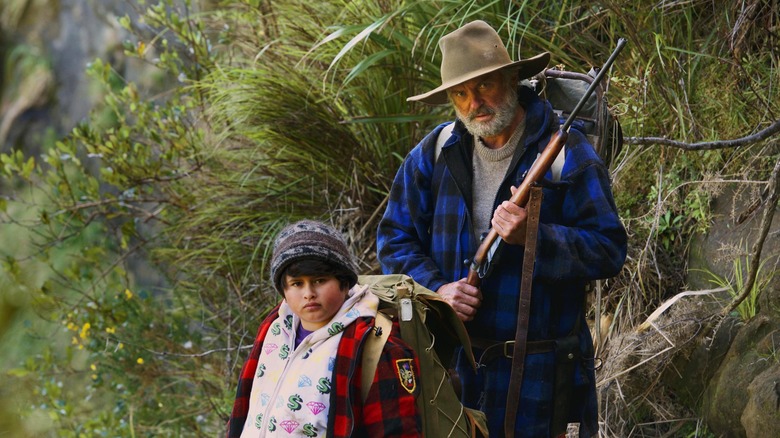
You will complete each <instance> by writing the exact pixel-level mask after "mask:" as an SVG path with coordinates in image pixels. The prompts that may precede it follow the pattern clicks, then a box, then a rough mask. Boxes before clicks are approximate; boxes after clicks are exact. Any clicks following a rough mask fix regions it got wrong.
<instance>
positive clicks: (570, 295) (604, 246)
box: [377, 87, 626, 437]
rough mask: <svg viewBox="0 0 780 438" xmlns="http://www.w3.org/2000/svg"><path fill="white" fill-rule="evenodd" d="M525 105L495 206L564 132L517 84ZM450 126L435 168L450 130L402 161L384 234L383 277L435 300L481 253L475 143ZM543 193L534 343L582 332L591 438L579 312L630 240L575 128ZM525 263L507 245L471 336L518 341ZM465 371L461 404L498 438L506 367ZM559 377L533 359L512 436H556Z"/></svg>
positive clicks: (592, 413)
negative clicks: (552, 425)
mask: <svg viewBox="0 0 780 438" xmlns="http://www.w3.org/2000/svg"><path fill="white" fill-rule="evenodd" d="M518 99H519V101H520V103H521V105H522V106H523V107H524V108H525V111H526V121H525V122H526V123H525V126H526V132H525V133H524V136H523V139H522V140H521V144H522V145H524V147H519V148H518V151H517V152H516V154H515V157H514V158H513V161H512V164H511V165H510V168H509V171H508V172H507V175H506V177H505V179H504V181H503V182H502V184H501V186H500V188H499V191H498V193H497V195H496V198H495V202H494V206H497V205H498V204H499V203H500V202H501V201H503V200H506V199H509V197H510V195H511V192H510V186H512V185H514V186H519V185H520V183H521V182H522V180H523V177H524V176H525V173H526V171H527V170H528V169H529V167H530V166H531V164H532V163H533V161H534V160H535V159H536V156H537V154H538V153H539V152H541V151H542V150H543V149H544V148H545V146H546V145H547V143H548V142H549V140H550V137H551V135H552V134H553V133H555V132H556V130H557V129H558V127H559V124H560V121H559V119H558V117H557V116H556V115H555V113H554V112H553V111H552V108H551V106H550V105H549V103H548V102H546V101H543V100H541V99H540V98H538V97H537V96H536V94H535V93H534V92H533V91H532V90H530V89H528V88H525V87H520V89H519V90H518ZM455 123H456V125H455V127H454V129H453V133H452V135H451V136H450V138H449V140H448V141H447V142H446V143H445V144H444V146H443V148H442V151H441V154H440V156H439V158H438V160H437V161H436V162H434V156H435V146H436V139H437V137H438V135H439V132H440V131H441V129H442V128H443V127H444V126H446V125H447V123H445V124H442V125H440V126H438V127H437V128H436V129H434V130H433V131H432V132H431V133H429V134H428V135H427V136H426V137H425V138H424V139H423V140H422V141H421V142H420V143H419V144H418V145H417V146H416V147H415V148H414V149H412V151H411V152H410V153H409V154H408V155H407V157H406V158H405V160H404V162H403V164H402V165H401V167H400V169H399V170H398V173H397V174H396V177H395V180H394V181H393V186H392V189H391V192H390V199H389V203H388V206H387V209H386V211H385V214H384V216H383V218H382V220H381V222H380V224H379V228H378V238H377V251H378V257H379V261H380V263H381V266H382V270H383V272H384V273H386V274H390V273H404V274H407V275H409V276H411V277H412V278H414V279H415V280H416V281H417V282H419V283H420V284H422V285H424V286H425V287H427V288H429V289H431V290H434V291H435V290H438V288H439V287H441V286H442V285H444V284H445V283H449V282H453V281H457V280H459V279H461V278H464V277H466V276H467V275H468V270H469V262H470V260H471V257H472V256H473V255H474V252H475V251H476V249H477V247H478V246H479V240H478V237H477V236H474V235H473V233H472V232H471V228H472V227H471V221H472V218H471V216H472V212H471V206H472V200H471V196H472V190H471V187H472V184H473V181H472V179H473V178H472V171H471V169H472V149H473V137H472V136H471V134H469V133H468V132H467V131H466V129H465V127H464V126H463V125H462V123H461V122H460V121H457V122H455ZM547 179H551V175H550V173H548V175H547ZM542 186H543V194H544V199H543V202H542V212H541V217H540V225H539V235H538V243H537V253H536V265H535V270H534V278H533V291H532V296H531V311H530V322H529V327H528V329H529V335H528V340H529V341H534V340H551V339H556V338H561V337H565V336H567V335H569V334H572V333H578V334H579V340H580V349H581V353H582V356H583V358H584V359H583V361H582V362H581V363H580V364H578V367H577V369H576V376H575V381H576V382H577V388H576V391H575V394H577V398H578V400H581V401H582V403H581V405H582V406H581V407H579V408H578V410H579V412H577V413H576V415H575V416H574V417H573V418H571V420H570V421H571V422H580V423H581V425H580V432H581V433H580V435H581V436H585V437H586V436H590V435H595V434H596V432H597V430H598V424H597V415H598V413H597V405H596V394H595V376H594V370H593V348H592V340H591V336H590V332H589V331H588V328H587V326H586V324H584V323H578V322H577V321H578V320H580V318H581V315H583V314H584V309H583V304H584V298H585V290H586V285H587V283H588V282H589V281H591V280H595V279H600V278H607V277H611V276H614V275H616V274H617V273H618V272H619V271H620V269H621V267H622V266H623V262H624V261H625V257H626V232H625V229H624V228H623V225H622V224H621V222H620V218H619V217H618V214H617V209H616V207H615V203H614V200H613V198H612V192H611V187H610V180H609V173H608V170H607V168H606V167H605V166H604V163H603V162H602V160H601V159H600V158H599V156H598V155H597V154H596V152H595V151H594V150H593V147H592V146H591V145H590V144H589V143H588V141H587V139H586V137H585V136H584V135H583V134H582V133H581V132H579V131H577V130H576V129H571V130H570V132H569V138H568V141H567V144H566V161H565V164H564V166H563V171H562V175H561V179H560V181H559V182H557V183H553V182H551V181H544V182H542ZM487 231H488V230H485V232H487ZM522 263H523V247H522V246H514V245H506V244H505V245H503V248H502V252H501V255H500V257H499V258H498V260H496V261H495V262H494V263H493V267H492V271H491V274H490V275H489V276H488V277H486V278H484V279H483V280H482V282H481V286H480V288H481V290H482V293H483V296H484V300H483V302H482V306H481V307H480V308H479V311H478V312H477V315H476V317H475V318H474V320H473V321H470V322H469V323H467V324H466V327H467V329H468V331H469V333H470V335H471V336H473V337H479V338H485V339H492V340H498V341H505V340H511V339H514V336H515V329H516V324H517V308H518V299H519V291H520V280H521V266H522ZM476 353H477V357H479V356H478V354H479V352H478V351H477V352H476ZM458 368H459V369H458V371H459V373H460V376H461V379H462V380H463V382H462V383H463V388H464V390H463V392H464V393H463V402H464V404H466V405H467V406H469V407H472V408H478V409H481V410H483V411H484V412H485V413H486V414H487V417H488V422H489V427H490V432H491V436H502V435H503V422H504V415H505V406H504V405H505V402H506V392H507V388H508V385H509V374H510V370H511V361H510V360H509V359H503V358H502V359H499V360H497V361H494V362H493V363H491V364H488V366H487V367H483V368H480V371H479V373H478V374H475V373H474V372H473V371H471V369H470V367H468V366H467V365H464V366H462V367H461V366H459V367H458ZM554 369H555V357H554V353H539V354H533V355H528V356H527V358H526V363H525V371H524V378H523V383H522V394H521V401H520V408H519V410H518V418H517V423H516V424H517V433H516V435H515V436H518V437H520V436H529V437H540V436H549V421H550V416H551V411H552V403H553V400H552V399H553V391H552V390H553V376H554Z"/></svg>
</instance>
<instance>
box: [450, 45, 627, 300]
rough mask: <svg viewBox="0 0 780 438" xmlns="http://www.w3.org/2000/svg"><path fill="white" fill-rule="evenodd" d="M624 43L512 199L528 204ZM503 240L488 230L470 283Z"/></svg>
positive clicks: (482, 273)
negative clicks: (538, 183)
mask: <svg viewBox="0 0 780 438" xmlns="http://www.w3.org/2000/svg"><path fill="white" fill-rule="evenodd" d="M625 45H626V40H625V39H624V38H620V39H619V40H618V42H617V47H616V48H615V50H614V51H613V52H612V54H611V55H610V56H609V58H608V59H607V62H605V63H604V66H603V67H601V70H599V72H598V74H597V75H596V77H595V78H594V79H593V82H592V83H591V84H590V86H588V89H587V90H586V91H585V94H583V96H582V99H580V101H579V102H578V103H577V106H576V107H574V109H573V110H572V112H571V114H570V115H569V117H568V118H567V119H566V122H565V123H564V124H563V125H561V127H560V128H559V129H558V132H556V133H555V134H554V135H553V136H552V138H550V142H549V143H548V144H547V146H546V147H545V148H544V151H542V153H541V155H540V156H539V158H537V159H536V161H535V162H534V163H533V165H531V168H530V169H528V173H527V175H526V176H525V179H524V180H523V182H522V183H521V184H520V187H518V189H517V190H516V191H515V192H514V194H513V195H512V197H511V198H509V201H510V202H512V203H514V204H515V205H517V206H520V207H525V205H526V204H527V203H528V197H529V194H530V192H531V187H532V186H533V185H534V184H535V183H536V182H537V181H539V180H541V179H542V178H544V175H545V174H546V173H547V171H548V170H549V169H550V166H552V164H553V162H554V161H555V158H556V157H557V156H558V154H559V153H560V151H561V149H562V148H563V145H565V144H566V140H568V138H569V128H570V127H571V124H572V123H573V122H574V120H575V118H576V117H577V114H579V112H580V110H581V109H582V107H583V105H585V102H587V100H588V98H590V96H591V94H593V92H594V91H595V90H596V87H598V85H599V83H600V82H601V79H602V78H603V77H604V75H605V74H606V73H607V71H609V69H610V67H611V66H612V63H613V62H615V58H617V56H618V54H619V53H620V51H621V50H622V49H623V46H625ZM502 242H503V240H501V239H499V238H498V232H497V231H496V230H495V229H494V228H491V229H490V232H489V233H488V234H487V236H486V237H485V239H484V240H483V241H482V244H481V245H480V246H479V248H478V249H477V252H476V254H474V259H473V260H472V261H471V265H470V268H469V275H468V277H467V278H466V282H467V283H468V284H470V285H472V286H477V287H478V286H479V283H480V279H482V278H484V277H485V276H486V275H487V274H488V272H489V271H490V263H491V261H492V260H493V258H494V257H495V256H496V254H497V253H498V250H499V248H500V247H501V244H502Z"/></svg>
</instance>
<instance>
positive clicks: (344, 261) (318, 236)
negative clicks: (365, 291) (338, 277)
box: [271, 220, 357, 293]
mask: <svg viewBox="0 0 780 438" xmlns="http://www.w3.org/2000/svg"><path fill="white" fill-rule="evenodd" d="M301 259H319V260H322V261H326V262H330V263H333V264H336V265H338V266H340V267H342V268H344V269H345V270H346V271H347V272H349V274H351V275H350V278H349V280H350V284H349V287H350V288H351V287H352V286H354V285H355V284H356V283H357V266H355V263H354V262H353V261H352V256H351V255H350V253H349V248H347V242H345V241H344V236H342V235H341V233H339V232H338V231H336V230H335V229H334V228H333V227H331V226H329V225H326V224H324V223H322V222H317V221H312V220H302V221H300V222H296V223H294V224H291V225H288V226H286V227H285V228H284V229H283V230H282V231H280V232H279V235H278V236H276V240H275V241H274V249H273V255H272V256H271V280H273V283H274V287H276V290H277V291H279V293H283V291H284V289H283V288H282V273H283V272H284V270H285V268H286V267H287V266H289V265H290V263H293V262H295V261H298V260H301Z"/></svg>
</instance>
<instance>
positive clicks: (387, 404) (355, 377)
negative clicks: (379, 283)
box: [226, 306, 422, 438]
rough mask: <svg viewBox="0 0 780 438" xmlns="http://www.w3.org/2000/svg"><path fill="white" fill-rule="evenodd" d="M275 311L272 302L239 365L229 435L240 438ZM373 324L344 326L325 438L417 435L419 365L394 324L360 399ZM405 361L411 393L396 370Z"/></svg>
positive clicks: (361, 321) (370, 321) (359, 322)
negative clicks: (364, 357)
mask: <svg viewBox="0 0 780 438" xmlns="http://www.w3.org/2000/svg"><path fill="white" fill-rule="evenodd" d="M278 310H279V307H278V306H277V308H276V309H274V310H272V311H271V313H270V314H269V315H268V316H267V317H266V318H265V320H264V321H263V323H262V324H260V329H259V330H258V332H257V337H256V338H255V343H254V346H253V347H252V351H251V353H249V358H248V359H247V361H246V362H245V363H244V367H243V368H242V369H241V376H240V378H239V380H238V389H237V390H236V400H235V402H234V403H233V413H232V414H231V415H230V421H228V424H227V435H226V436H227V437H228V438H233V437H235V438H238V437H240V436H241V432H242V431H243V429H244V423H245V422H246V417H247V413H248V411H249V396H250V393H251V391H252V383H253V380H254V376H255V371H256V370H257V362H258V358H259V357H260V351H261V348H262V346H263V341H264V340H265V336H266V333H267V332H268V328H269V327H270V326H271V323H272V322H273V321H274V320H275V319H276V317H277V316H278ZM373 327H374V319H373V318H359V319H358V320H357V321H355V322H354V323H352V324H350V325H349V326H348V327H347V328H346V329H345V330H344V333H343V335H342V337H341V341H340V342H339V347H338V352H337V354H336V366H335V367H334V370H333V378H332V379H331V381H332V382H333V385H334V391H333V392H331V396H330V397H331V398H330V413H329V418H328V433H327V435H326V436H327V437H333V438H346V437H419V436H422V420H421V419H420V415H419V413H418V411H417V405H416V400H417V395H418V394H419V391H420V390H419V385H420V379H419V375H420V365H419V362H418V360H417V355H416V354H415V353H414V350H412V349H411V348H410V347H409V346H408V345H407V344H406V343H405V342H404V341H403V340H401V339H400V338H399V337H398V326H397V324H394V326H393V333H392V334H391V335H390V338H389V339H388V340H387V344H386V345H385V348H384V350H383V351H382V356H381V357H380V359H379V364H378V366H377V371H376V374H375V375H374V383H373V384H372V385H371V389H370V390H369V392H368V397H367V398H366V400H365V402H363V399H362V397H361V396H360V381H361V368H362V367H361V361H360V360H359V358H360V357H361V352H362V348H363V342H364V341H365V339H366V337H367V336H369V335H371V334H372V333H373V331H371V329H372V328H373ZM409 359H412V364H413V371H414V379H415V380H414V381H415V382H416V385H415V387H414V390H413V391H412V392H411V393H410V392H409V391H407V389H405V387H404V385H402V384H401V380H400V377H399V373H400V372H399V369H398V366H399V364H404V363H408V360H409ZM399 361H400V362H399ZM406 386H407V387H408V386H409V385H408V384H407V385H406Z"/></svg>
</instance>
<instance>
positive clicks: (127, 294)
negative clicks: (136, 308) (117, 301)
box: [125, 289, 133, 300]
mask: <svg viewBox="0 0 780 438" xmlns="http://www.w3.org/2000/svg"><path fill="white" fill-rule="evenodd" d="M125 297H127V299H128V300H129V299H132V298H133V293H132V292H130V289H125Z"/></svg>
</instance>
